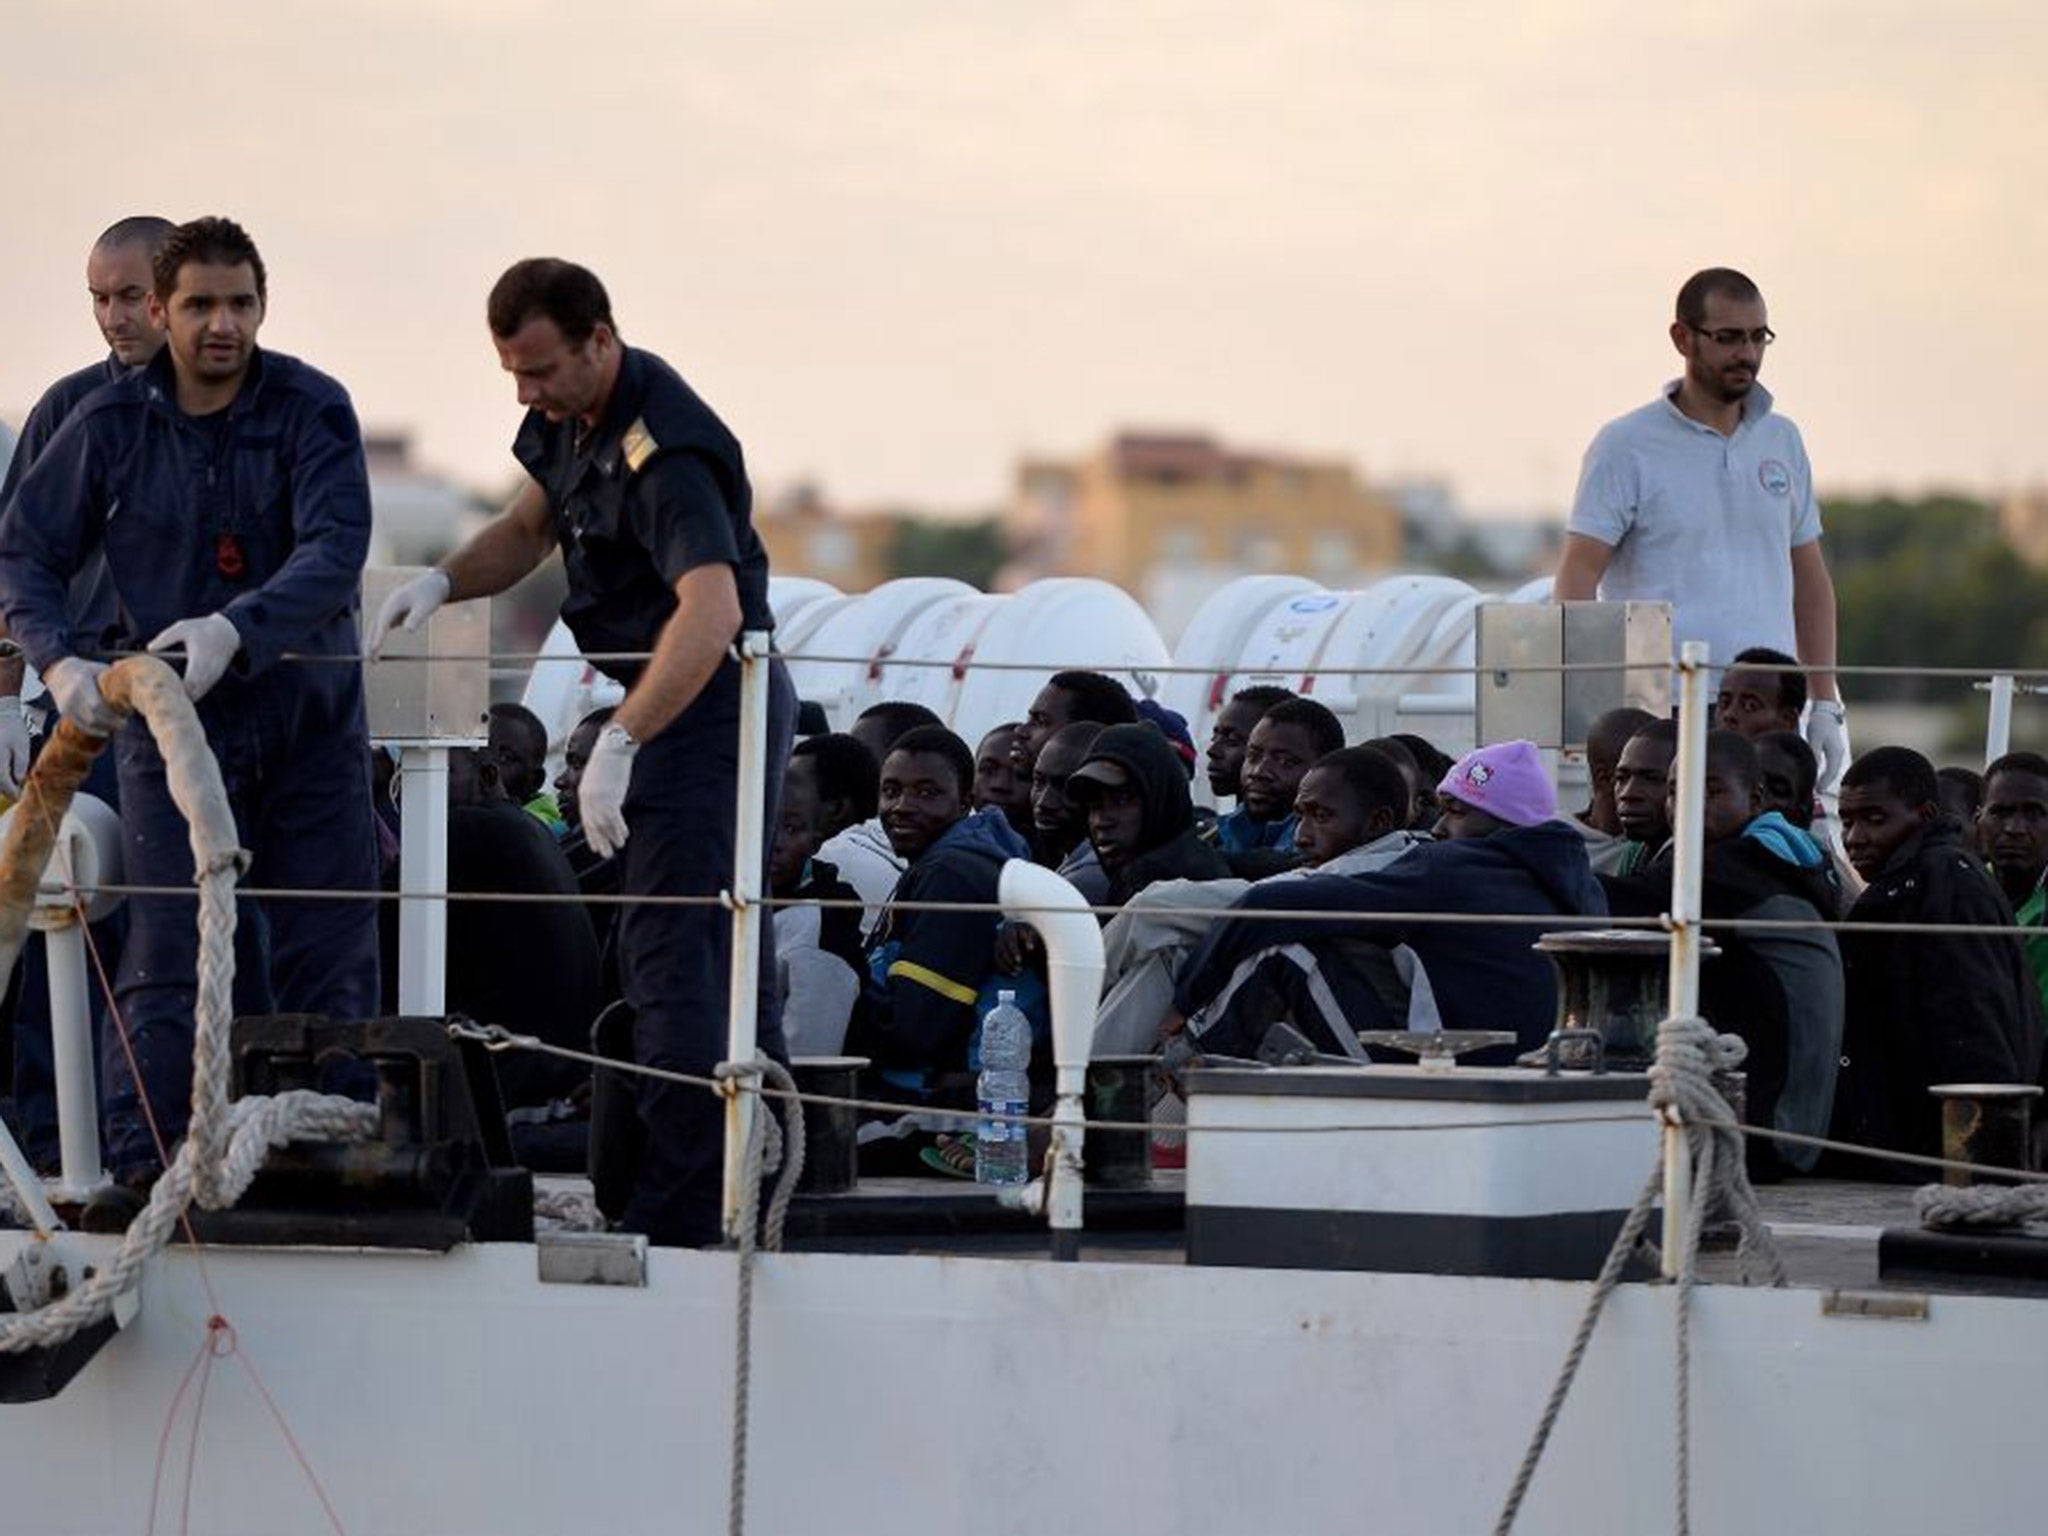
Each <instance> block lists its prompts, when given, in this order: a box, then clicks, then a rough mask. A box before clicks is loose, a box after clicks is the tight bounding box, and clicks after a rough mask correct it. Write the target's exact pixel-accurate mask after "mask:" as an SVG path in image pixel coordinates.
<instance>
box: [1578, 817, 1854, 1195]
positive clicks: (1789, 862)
mask: <svg viewBox="0 0 2048 1536" xmlns="http://www.w3.org/2000/svg"><path fill="white" fill-rule="evenodd" d="M1671 868H1672V861H1671V849H1670V845H1669V844H1667V845H1666V846H1665V847H1664V848H1663V849H1662V850H1660V851H1659V853H1658V855H1657V857H1656V858H1654V859H1653V860H1651V862H1650V863H1649V864H1648V865H1647V866H1645V867H1644V868H1643V869H1641V870H1639V871H1638V872H1636V873H1635V874H1632V875H1611V876H1602V877H1601V879H1600V883H1601V884H1602V885H1604V886H1605V887H1606V888H1607V899H1608V906H1609V907H1610V909H1611V910H1612V911H1614V912H1615V913H1616V914H1618V915H1623V916H1645V917H1646V916H1654V915H1655V914H1657V913H1660V912H1668V911H1669V910H1670V909H1671ZM1700 899H1701V910H1702V911H1703V912H1704V914H1705V916H1706V918H1707V920H1708V922H1709V924H1710V925H1711V923H1712V922H1713V920H1714V919H1716V918H1762V919H1787V920H1794V921H1802V922H1818V921H1821V920H1823V919H1824V918H1828V917H1830V916H1831V915H1832V914H1833V913H1834V912H1835V911H1836V910H1837V908H1836V903H1837V902H1838V901H1839V899H1840V892H1839V888H1838V887H1837V886H1836V884H1835V880H1834V870H1833V868H1832V866H1831V865H1830V864H1829V862H1828V857H1827V854H1826V852H1825V850H1823V849H1822V848H1821V846H1820V845H1819V844H1818V843H1817V842H1815V841H1814V839H1813V838H1812V837H1811V836H1810V835H1808V834H1807V833H1805V832H1802V831H1800V830H1799V828H1797V827H1795V826H1793V825H1792V824H1791V823H1790V822H1788V821H1786V820H1785V818H1784V817H1782V816H1780V815H1779V814H1778V813H1777V812H1775V811H1772V812H1769V813H1767V814H1765V815H1762V816H1759V817H1757V818H1756V819H1755V820H1753V821H1752V822H1750V824H1749V825H1748V827H1746V828H1744V829H1743V833H1742V835H1741V836H1740V837H1733V838H1727V839H1725V840H1723V841H1721V842H1718V843H1715V844H1713V845H1712V846H1711V847H1709V848H1708V849H1707V857H1706V864H1705V867H1704V869H1702V871H1701V878H1700ZM1708 937H1709V938H1710V939H1712V940H1713V942H1714V945H1715V947H1716V948H1717V949H1718V950H1719V951H1720V953H1719V954H1717V955H1714V956H1712V957H1710V958H1708V959H1707V960H1706V961H1704V963H1702V965H1701V966H1700V1014H1701V1016H1702V1017H1704V1018H1706V1019H1707V1020H1709V1021H1710V1022H1711V1023H1712V1024H1713V1025H1714V1027H1715V1028H1716V1029H1720V1030H1725V1031H1727V1032H1728V1033H1730V1034H1734V1035H1739V1036H1741V1037H1742V1040H1743V1043H1744V1044H1746V1045H1747V1046H1748V1047H1749V1055H1748V1057H1747V1058H1745V1060H1744V1062H1743V1066H1742V1070H1743V1073H1744V1075H1745V1077H1746V1083H1745V1085H1744V1099H1745V1118H1746V1119H1747V1120H1748V1122H1749V1123H1750V1124H1751V1125H1759V1126H1765V1127H1768V1128H1770V1129H1772V1130H1779V1131H1791V1132H1795V1133H1797V1134H1800V1135H1805V1136H1825V1135H1826V1134H1827V1128H1828V1118H1829V1113H1830V1111H1831V1109H1832V1107H1833V1104H1834V1095H1835V1074H1836V1068H1837V1058H1838V1057H1839V1055H1840V1053H1841V1046H1842V1008H1843V1003H1842V985H1843V983H1842V959H1841V954H1840V951H1839V950H1838V949H1837V948H1836V946H1835V936H1834V935H1833V934H1832V933H1830V932H1828V931H1827V930H1826V929H1824V928H1809V929H1802V930H1781V931H1744V930H1731V929H1719V930H1716V929H1713V928H1712V927H1711V926H1710V927H1709V930H1708ZM1747 1154H1748V1162H1749V1171H1750V1175H1751V1177H1752V1178H1761V1179H1772V1178H1780V1177H1782V1176H1784V1175H1785V1174H1787V1173H1805V1172H1809V1171H1811V1169H1812V1168H1813V1165H1814V1163H1815V1161H1816V1160H1817V1159H1818V1157H1819V1152H1818V1149H1816V1148H1812V1147H1799V1146H1794V1145H1792V1144H1791V1143H1789V1142H1770V1141H1765V1140H1764V1139H1762V1138H1761V1137H1753V1138H1751V1139H1750V1140H1749V1141H1748V1143H1747Z"/></svg>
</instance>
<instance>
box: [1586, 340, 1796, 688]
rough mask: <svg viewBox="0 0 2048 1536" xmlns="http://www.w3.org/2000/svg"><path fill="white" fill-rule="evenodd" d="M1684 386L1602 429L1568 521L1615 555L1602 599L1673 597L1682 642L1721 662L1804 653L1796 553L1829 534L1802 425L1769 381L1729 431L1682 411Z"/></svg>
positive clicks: (1677, 639) (1675, 633)
mask: <svg viewBox="0 0 2048 1536" xmlns="http://www.w3.org/2000/svg"><path fill="white" fill-rule="evenodd" d="M1677 390H1678V383H1677V381H1675V380H1674V381H1673V382H1672V383H1671V384H1669V385H1667V386H1666V387H1665V390H1664V393H1663V394H1661V395H1659V396H1658V397H1657V398H1656V399H1655V400H1653V401H1651V402H1650V403H1649V404H1648V405H1646V406H1644V407H1643V408H1642V409H1640V410H1636V411H1630V412H1629V413H1628V415H1626V416H1623V417H1620V418H1618V419H1617V420H1614V421H1610V422H1609V423H1608V424H1607V425H1606V426H1604V427H1602V428H1601V429H1600V434H1599V436H1597V437H1595V438H1594V439H1593V445H1592V447H1590V448H1588V449H1587V450H1586V460H1585V463H1584V465H1583V466H1582V467H1581V468H1580V471H1579V490H1578V494H1577V496H1576V497H1575V498H1574V499H1573V501H1572V515H1571V521H1570V522H1569V523H1568V524H1567V525H1566V526H1567V527H1568V528H1569V529H1570V531H1571V532H1573V533H1583V534H1585V535H1586V536H1587V537H1588V538H1593V539H1598V540H1599V541H1600V542H1601V543H1602V544H1605V545H1607V546H1608V547H1610V548H1611V549H1612V550H1613V551H1614V554H1613V557H1612V558H1611V559H1610V560H1609V561H1608V563H1607V570H1606V573H1605V574H1604V575H1603V576H1602V577H1601V578H1600V596H1601V597H1602V598H1603V599H1606V600H1608V601H1614V602H1619V601H1624V600H1627V601H1637V602H1667V603H1669V604H1671V640H1672V644H1673V646H1674V647H1676V646H1678V645H1680V644H1682V643H1683V642H1685V641H1687V640H1704V641H1706V642H1707V644H1708V646H1709V647H1710V648H1711V649H1710V651H1709V654H1710V656H1711V657H1712V659H1713V660H1714V661H1715V662H1716V663H1719V664H1723V665H1725V664H1726V663H1727V662H1729V661H1732V660H1733V659H1734V658H1735V655H1736V653H1737V652H1738V651H1743V650H1747V649H1748V648H1749V647H1751V646H1755V645H1767V646H1770V647H1771V648H1772V649H1774V650H1779V651H1783V652H1785V653H1786V654H1787V655H1788V656H1796V655H1798V654H1799V645H1798V637H1797V635H1796V633H1795V632H1794V628H1793V623H1792V553H1791V552H1792V550H1793V549H1795V548H1797V547H1798V546H1799V545H1801V544H1810V543H1812V542H1813V541H1814V540H1815V539H1817V538H1819V537H1820V507H1819V505H1818V504H1817V503H1816V502H1815V501H1814V496H1813V466H1812V465H1811V464H1809V463H1808V462H1807V458H1806V445H1805V444H1804V443H1803V442H1801V441H1800V439H1799V429H1798V428H1797V427H1795V426H1794V425H1792V423H1791V422H1790V421H1789V420H1787V419H1786V418H1785V417H1783V416H1780V415H1778V414H1777V413H1776V412H1775V411H1773V410H1772V409H1771V395H1770V391H1768V390H1767V389H1765V388H1764V387H1763V386H1762V385H1761V384H1757V385H1753V386H1751V388H1750V392H1749V395H1748V398H1747V399H1746V400H1745V401H1744V402H1743V411H1742V421H1741V423H1740V424H1739V425H1738V426H1737V427H1736V429H1735V431H1734V433H1733V434H1732V435H1731V436H1728V437H1723V436H1722V435H1721V434H1720V433H1718V432H1716V431H1715V430H1714V429H1713V428H1712V427H1707V426H1702V425H1701V424H1700V423H1699V422H1697V421H1694V420H1693V419H1692V418H1691V417H1689V416H1687V415H1686V414H1685V413H1684V412H1682V411H1680V410H1679V408H1678V407H1677V405H1675V404H1674V403H1673V402H1672V396H1673V395H1674V394H1676V393H1677Z"/></svg>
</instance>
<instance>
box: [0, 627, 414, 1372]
mask: <svg viewBox="0 0 2048 1536" xmlns="http://www.w3.org/2000/svg"><path fill="white" fill-rule="evenodd" d="M100 691H101V693H102V694H104V695H105V696H106V698H107V700H108V702H109V703H111V704H113V705H114V706H115V708H117V709H119V710H121V711H122V712H123V713H124V714H139V715H141V716H142V718H143V719H144V720H145V721H146V722H148V725H149V728H150V731H151V732H152V734H153V735H154V736H155V737H156V741H157V746H158V750H159V751H160V752H161V754H162V756H163V759H164V767H165V774H166V778H167V781H168V784H169V788H170V793H171V799H172V800H173V801H174V802H175V803H176V805H177V807H178V809H179V810H180V811H181V812H183V813H184V816H185V819H186V821H187V822H188V823H190V825H191V830H192V852H193V863H194V866H195V868H196V870H197V879H198V885H199V971H198V988H197V991H196V993H195V996H194V1002H193V1023H194V1035H193V1050H192V1115H191V1120H190V1123H189V1126H188V1128H187V1131H186V1135H185V1141H184V1143H183V1145H182V1146H181V1147H180V1148H179V1149H178V1152H177V1155H176V1156H175V1157H173V1158H171V1159H170V1160H169V1163H168V1166H167V1167H166V1168H165V1170H164V1173H163V1176H162V1177H161V1178H159V1179H158V1180H157V1182H156V1187H155V1188H154V1189H153V1190H152V1191H151V1192H150V1197H149V1203H148V1204H147V1205H146V1206H145V1207H144V1208H143V1210H142V1213H141V1214H140V1215H139V1216H137V1217H136V1218H135V1220H134V1221H133V1222H132V1223H131V1224H130V1225H129V1228H128V1231H127V1233H126V1235H125V1236H124V1237H123V1239H122V1243H121V1247H120V1250H119V1251H118V1252H117V1253H116V1254H115V1256H114V1258H113V1259H112V1260H111V1261H110V1262H108V1263H107V1264H105V1265H103V1266H101V1267H100V1268H99V1270H98V1271H97V1272H96V1273H95V1274H94V1275H93V1277H92V1278H91V1279H90V1280H88V1281H86V1282H85V1284H84V1285H82V1286H79V1287H77V1288H75V1289H74V1290H72V1291H71V1293H70V1294H69V1295H67V1296H65V1297H64V1298H63V1299H62V1300H61V1301H57V1302H53V1303H51V1304H50V1305H48V1306H45V1307H41V1308H39V1309H37V1310H35V1311H32V1312H18V1313H14V1314H11V1315H0V1352H5V1353H19V1352H20V1351H23V1350H27V1349H34V1348H39V1347H42V1346H46V1345H52V1344H59V1343H62V1342H63V1341H64V1340H65V1339H68V1338H70V1337H71V1336H72V1335H73V1334H75V1333H77V1332H78V1331H79V1330H81V1329H83V1328H86V1327H89V1326H91V1325H92V1324H94V1323H96V1322H98V1321H99V1320H100V1319H101V1318H103V1317H105V1316H107V1314H108V1313H109V1312H111V1311H112V1310H113V1306H114V1303H115V1301H116V1300H117V1299H118V1298H119V1297H120V1296H121V1295H123V1294H124V1293H125V1292H127V1291H128V1290H129V1289H131V1288H132V1287H133V1286H134V1285H135V1284H136V1282H137V1281H138V1280H139V1279H140V1277H141V1273H142V1267H143V1265H144V1264H146V1263H147V1262H148V1261H149V1260H150V1259H151V1258H153V1257H154V1256H155V1255H156V1254H158V1253H160V1252H161V1251H162V1250H163V1248H164V1246H165V1245H166V1244H167V1243H168V1242H169V1241H170V1238H171V1233H172V1231H173V1229H174V1228H175V1227H176V1226H177V1224H178V1221H179V1218H180V1217H181V1216H183V1215H184V1212H185V1208H186V1206H187V1205H189V1204H190V1203H191V1202H193V1201H195V1200H196V1201H198V1203H199V1204H200V1205H201V1206H203V1207H205V1208H207V1209H209V1210H221V1209H224V1208H226V1207H228V1206H231V1205H233V1204H234V1203H235V1202H236V1201H237V1200H239V1199H240V1198H241V1197H242V1194H243V1192H244V1191H246V1190H247V1189H248V1187H249V1184H250V1181H251V1180H253V1179H254V1178H255V1177H256V1174H257V1171H258V1170H259V1169H261V1167H262V1166H263V1161H264V1158H265V1157H266V1156H267V1155H268V1153H269V1152H270V1150H271V1149H272V1148H273V1147H279V1146H283V1145H284V1144H285V1143H286V1142H290V1141H300V1140H315V1139H320V1140H339V1139H353V1138H360V1137H364V1136H369V1135H372V1134H374V1133H375V1131H376V1129H377V1120H378V1111H377V1107H376V1106H375V1105H374V1104H362V1103H358V1102H356V1101H355V1100H353V1099H344V1098H339V1097H336V1096H334V1095H331V1094H322V1093H310V1092H306V1091H303V1090H294V1091H292V1092H288V1093H280V1094H275V1095H272V1096H269V1097H249V1098H243V1099H237V1100H235V1101H233V1102H232V1103H231V1102H230V1101H229V1099H228V1057H229V1049H230V1044H231V1042H230V1039H229V1025H230V1023H231V1021H232V1019H233V1016H234V1008H233V995H234V977H235V881H236V879H237V877H238V876H239V875H240V874H241V873H242V872H243V871H244V870H245V869H246V868H247V867H248V862H249V855H248V854H247V853H246V852H245V851H244V850H243V849H242V848H241V847H240V846H239V843H238V841H237V838H236V833H235V820H234V815H233V813H232V812H231V811H230V810H229V808H228V799H227V791H226V789H225V788H224V787H223V785H222V783H221V777H220V765H219V764H218V763H217V762H215V761H214V758H213V754H212V752H211V751H210V750H209V749H208V747H207V745H206V733H205V731H204V730H203V729H202V728H201V726H200V724H199V717H198V715H197V714H196V713H194V711H193V708H192V704H191V701H190V700H188V699H187V698H186V697H185V689H184V685H183V684H182V683H180V682H179V680H178V676H177V674H176V673H174V672H173V671H172V670H171V669H170V668H169V667H168V666H166V665H165V664H164V663H163V662H161V661H159V660H156V659H155V658H153V657H131V658H129V659H127V660H124V661H120V662H117V663H115V665H114V666H112V667H110V668H109V669H108V670H107V671H106V672H104V673H102V674H101V676H100ZM105 746H106V740H105V738H103V737H98V736H93V735H90V734H88V733H86V732H85V731H82V730H80V729H79V728H78V727H77V726H76V725H74V724H73V723H72V722H71V721H69V720H66V721H64V722H63V723H62V724H61V725H59V726H58V728H57V732H56V735H55V736H53V737H52V738H51V740H50V743H49V745H48V746H47V747H46V748H44V750H43V754H42V756H41V757H40V758H39V759H38V760H37V763H36V768H35V772H34V773H32V774H31V775H30V776H29V781H28V784H27V785H26V786H25V787H24V789H23V791H22V799H21V810H20V813H19V814H17V815H16V816H15V817H14V818H13V819H12V821H10V822H9V824H8V831H7V838H6V841H5V843H4V844H0V984H4V982H5V978H6V976H7V975H8V974H9V973H10V972H11V971H12V970H13V968H14V961H15V959H16V957H17V956H18V955H19V954H20V952H21V946H22V943H23V941H24V940H25V939H26V937H27V932H28V914H29V909H30V907H31V906H33V905H34V902H35V898H36V889H37V886H38V885H39V883H40V882H41V880H42V875H43V867H44V865H45V864H46V863H48V861H49V857H50V850H51V848H52V846H53V845H54V844H55V842H56V837H57V829H58V827H59V825H60V824H61V823H62V822H63V820H64V813H65V811H66V810H67V809H68V808H69V806H70V804H71V797H72V795H73V794H74V793H75V792H76V791H77V788H78V786H79V784H80V782H81V781H82V780H83V779H84V777H85V773H86V770H87V769H88V768H89V767H91V765H92V760H93V759H94V758H95V757H96V756H98V755H99V752H100V750H101V749H102V748H103V747H105Z"/></svg>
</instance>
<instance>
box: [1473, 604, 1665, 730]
mask: <svg viewBox="0 0 2048 1536" xmlns="http://www.w3.org/2000/svg"><path fill="white" fill-rule="evenodd" d="M1671 654H1672V653H1671V608H1670V605H1669V604H1667V603H1488V604H1486V605H1485V606H1484V607H1482V608H1481V609H1480V610H1479V625H1478V658H1477V659H1478V664H1479V666H1480V668H1481V671H1480V674H1479V683H1478V690H1477V698H1476V705H1477V710H1478V730H1479V739H1480V740H1481V741H1483V742H1493V741H1510V740H1514V739H1517V738H1519V739H1521V740H1524V741H1533V742H1535V743H1536V745H1537V746H1539V747H1546V748H1553V749H1562V748H1575V747H1581V746H1583V745H1584V743H1585V740H1586V731H1587V728H1588V727H1590V726H1591V725H1592V723H1593V722H1594V721H1595V720H1597V719H1598V718H1599V717H1600V716H1601V715H1603V714H1605V713H1606V712H1607V711H1608V710H1610V709H1619V708H1620V707H1621V706H1623V705H1625V704H1626V705H1633V706H1635V707H1636V708H1638V709H1647V710H1648V711H1649V712H1650V713H1651V714H1653V715H1659V716H1662V715H1667V714H1669V713H1670V712H1671V676H1670V673H1669V672H1668V671H1667V670H1665V669H1666V668H1667V667H1668V666H1669V665H1670V661H1671ZM1594 664H1601V665H1609V666H1612V667H1614V670H1613V671H1567V670H1563V669H1564V668H1567V667H1581V666H1589V665H1594ZM1521 669H1530V670H1521Z"/></svg>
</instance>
